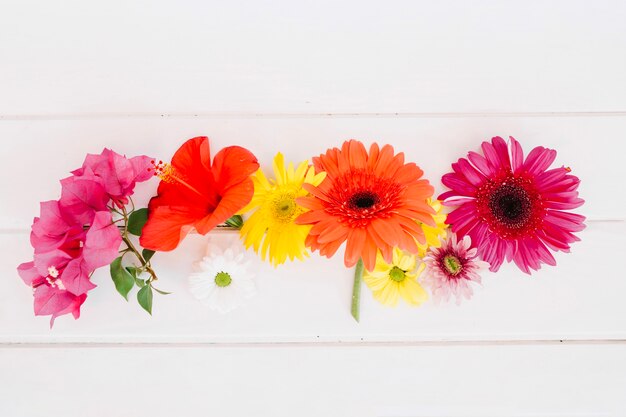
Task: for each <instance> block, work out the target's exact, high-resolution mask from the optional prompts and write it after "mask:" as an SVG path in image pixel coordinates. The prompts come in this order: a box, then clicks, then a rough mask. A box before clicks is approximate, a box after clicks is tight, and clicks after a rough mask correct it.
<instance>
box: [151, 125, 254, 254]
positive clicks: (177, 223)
mask: <svg viewBox="0 0 626 417" xmlns="http://www.w3.org/2000/svg"><path fill="white" fill-rule="evenodd" d="M258 168H259V163H258V162H257V159H256V157H255V156H254V155H253V154H252V153H251V152H250V151H248V150H247V149H244V148H242V147H239V146H229V147H227V148H224V149H222V150H221V151H219V152H218V153H217V155H215V158H213V163H211V152H210V149H209V139H208V138H207V137H205V136H199V137H196V138H193V139H189V140H188V141H187V142H185V143H184V144H183V145H182V146H181V147H180V148H179V149H178V150H177V151H176V153H175V154H174V156H173V157H172V163H171V164H163V163H162V162H159V163H158V164H156V166H155V170H156V172H155V173H156V175H158V176H159V177H160V178H161V183H160V184H159V189H158V195H157V196H156V197H153V198H152V199H151V200H150V204H149V206H148V221H147V222H146V225H145V226H144V228H143V231H142V233H141V238H140V239H139V243H141V246H143V247H144V248H146V249H152V250H158V251H169V250H172V249H174V248H176V247H177V246H178V244H179V243H180V241H181V240H182V239H183V238H184V237H185V236H186V235H187V233H189V231H191V229H193V228H195V229H196V230H197V231H198V233H200V234H203V235H204V234H207V233H208V232H209V231H210V230H211V229H213V228H214V227H215V226H217V225H218V224H220V223H223V222H224V221H226V220H227V219H228V218H229V217H231V216H232V215H234V214H235V213H237V211H239V210H241V209H242V208H243V207H244V206H245V205H246V204H248V203H249V202H250V199H251V198H252V195H253V194H254V185H253V183H252V179H251V178H250V175H251V174H252V173H254V171H256V170H257V169H258Z"/></svg>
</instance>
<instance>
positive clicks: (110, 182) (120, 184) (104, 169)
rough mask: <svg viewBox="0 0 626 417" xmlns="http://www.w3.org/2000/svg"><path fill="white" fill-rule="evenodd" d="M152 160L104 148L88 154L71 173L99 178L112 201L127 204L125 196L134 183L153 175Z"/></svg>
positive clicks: (130, 191)
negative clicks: (99, 152) (131, 156)
mask: <svg viewBox="0 0 626 417" xmlns="http://www.w3.org/2000/svg"><path fill="white" fill-rule="evenodd" d="M152 160H153V159H152V158H150V157H148V156H145V155H142V156H136V157H134V158H126V157H124V156H122V155H120V154H118V153H116V152H114V151H112V150H110V149H106V148H105V149H104V150H103V151H102V153H101V154H100V155H94V154H88V155H87V157H86V158H85V162H83V166H82V167H81V168H79V169H77V170H75V171H72V174H74V175H75V176H77V177H81V176H83V175H93V176H95V177H97V178H99V179H100V180H101V184H102V186H103V188H104V191H105V192H106V193H107V194H108V195H109V197H110V198H111V199H112V200H113V201H114V202H116V203H121V204H127V203H128V198H127V197H128V196H129V195H131V194H132V193H133V190H134V188H135V184H136V183H137V182H142V181H146V180H148V179H149V178H151V177H152V176H153V173H154V171H153V170H152V165H151V163H150V162H151V161H152Z"/></svg>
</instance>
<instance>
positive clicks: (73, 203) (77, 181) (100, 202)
mask: <svg viewBox="0 0 626 417" xmlns="http://www.w3.org/2000/svg"><path fill="white" fill-rule="evenodd" d="M89 171H90V170H89V169H86V170H85V173H84V174H83V175H82V176H80V177H77V176H75V175H73V176H71V177H67V178H65V179H62V180H61V199H60V200H59V207H60V209H61V211H63V213H64V215H65V216H66V217H68V218H72V219H73V222H74V224H81V225H88V224H91V222H92V221H93V218H94V216H95V215H96V212H98V211H105V210H108V208H107V204H108V202H109V200H110V198H109V195H108V194H107V193H106V192H105V190H104V187H103V185H102V183H101V180H100V178H99V177H96V176H95V175H93V173H91V172H89Z"/></svg>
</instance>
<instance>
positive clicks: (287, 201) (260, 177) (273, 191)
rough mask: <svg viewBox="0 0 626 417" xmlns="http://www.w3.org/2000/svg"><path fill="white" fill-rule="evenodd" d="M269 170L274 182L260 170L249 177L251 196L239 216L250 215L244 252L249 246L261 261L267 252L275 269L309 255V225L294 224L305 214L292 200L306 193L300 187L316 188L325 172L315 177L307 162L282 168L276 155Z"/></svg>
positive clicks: (243, 229) (304, 210)
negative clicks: (286, 262) (271, 169)
mask: <svg viewBox="0 0 626 417" xmlns="http://www.w3.org/2000/svg"><path fill="white" fill-rule="evenodd" d="M273 168H274V175H275V177H276V179H273V180H272V179H270V180H268V179H267V177H266V176H265V174H264V173H263V171H262V170H258V171H257V172H256V173H255V174H254V176H253V177H252V181H253V182H254V196H253V197H252V200H251V201H250V203H249V204H248V205H247V206H246V207H245V208H244V209H243V210H242V213H245V212H248V211H254V212H253V213H252V215H251V216H250V218H248V219H247V220H246V221H245V222H244V224H243V227H242V228H241V237H242V238H243V241H244V245H245V247H246V249H247V248H249V247H251V246H252V247H253V248H254V251H255V252H256V253H257V254H260V255H261V259H263V260H265V259H266V258H267V255H268V252H269V260H270V262H271V263H272V265H274V266H278V265H279V264H282V263H284V262H285V261H286V260H287V258H289V259H290V260H292V261H293V260H294V259H295V258H298V259H300V260H303V259H304V257H305V256H309V254H308V252H307V250H306V247H305V240H306V237H307V235H308V234H309V230H311V227H312V226H309V225H297V224H295V219H296V218H297V217H298V216H299V215H300V214H302V213H304V212H306V211H308V210H307V209H305V208H304V207H302V206H300V205H298V204H297V203H296V199H297V198H298V197H304V196H307V195H308V194H309V193H308V192H307V191H306V190H305V189H304V188H302V184H304V183H307V184H312V185H314V186H318V185H319V184H320V183H321V182H322V181H323V180H324V178H325V177H326V173H325V172H321V173H319V174H317V175H316V174H315V169H314V168H313V167H312V166H309V163H308V161H304V162H301V163H300V164H299V165H298V167H297V168H294V165H293V163H289V166H287V167H285V162H284V158H283V155H282V154H281V153H280V152H279V153H278V154H276V156H275V157H274V164H273Z"/></svg>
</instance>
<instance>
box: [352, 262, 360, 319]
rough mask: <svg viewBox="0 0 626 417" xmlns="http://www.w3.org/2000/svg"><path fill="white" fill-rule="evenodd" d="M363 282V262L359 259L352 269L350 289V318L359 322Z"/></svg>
mask: <svg viewBox="0 0 626 417" xmlns="http://www.w3.org/2000/svg"><path fill="white" fill-rule="evenodd" d="M362 280H363V260H361V259H359V261H358V262H357V263H356V267H355V268H354V286H353V287H352V309H351V310H350V311H351V313H352V317H354V319H355V320H356V321H357V323H358V322H359V317H360V313H361V281H362Z"/></svg>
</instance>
